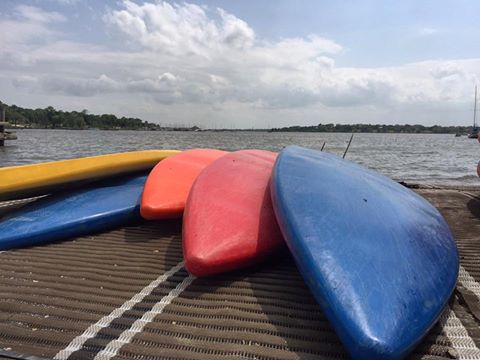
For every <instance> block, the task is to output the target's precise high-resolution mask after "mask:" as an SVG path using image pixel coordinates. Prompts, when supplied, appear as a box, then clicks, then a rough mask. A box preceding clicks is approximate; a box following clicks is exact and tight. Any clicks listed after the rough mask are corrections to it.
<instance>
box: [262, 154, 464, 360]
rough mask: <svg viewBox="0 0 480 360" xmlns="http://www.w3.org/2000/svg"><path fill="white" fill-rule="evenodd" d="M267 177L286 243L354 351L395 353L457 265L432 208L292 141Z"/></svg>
mask: <svg viewBox="0 0 480 360" xmlns="http://www.w3.org/2000/svg"><path fill="white" fill-rule="evenodd" d="M271 181H272V186H271V191H272V200H273V204H274V209H275V213H276V216H277V220H278V222H279V225H280V228H281V230H282V233H283V235H284V237H285V240H286V241H287V244H288V247H289V248H290V250H291V252H292V254H293V257H294V258H295V261H296V263H297V266H298V267H299V269H300V271H301V273H302V275H303V278H304V279H305V281H306V283H307V284H308V286H309V287H310V289H311V291H312V293H313V295H314V296H315V298H316V299H317V301H318V302H319V304H320V306H321V307H322V308H323V311H324V312H325V314H326V316H327V317H328V319H329V320H330V322H331V324H332V326H333V327H334V328H335V330H336V332H337V334H338V335H339V337H340V339H341V340H342V342H343V344H344V345H345V347H346V348H347V350H348V351H349V352H350V354H351V355H352V356H353V358H355V359H369V360H372V359H401V358H404V357H405V356H406V355H407V354H408V353H409V352H410V351H411V350H412V349H413V347H414V346H415V345H416V344H417V343H418V342H419V341H420V340H421V338H422V337H423V336H424V335H425V334H426V333H427V332H428V330H429V329H430V328H431V327H432V326H433V325H434V323H435V321H436V320H437V319H438V317H439V316H440V314H441V312H442V310H443V308H444V307H445V305H446V304H447V301H448V299H449V297H450V295H451V294H452V291H453V289H454V287H455V282H456V279H457V275H458V269H459V262H458V252H457V247H456V244H455V241H454V239H453V237H452V234H451V232H450V229H449V228H448V225H447V224H446V222H445V220H444V219H443V217H442V216H441V215H440V213H439V212H438V211H437V210H436V209H435V208H434V207H433V206H432V205H430V203H428V202H427V201H426V200H424V199H423V198H422V197H420V196H419V195H417V194H416V193H414V192H413V191H411V190H409V189H407V188H405V187H403V186H401V185H399V184H397V183H396V182H394V181H392V180H391V179H389V178H387V177H385V176H382V175H380V174H378V173H377V172H374V171H371V170H368V169H366V168H364V167H361V166H359V165H356V164H353V163H351V162H349V161H346V160H343V159H341V158H339V157H337V156H335V155H332V154H328V153H325V152H319V151H314V150H309V149H305V148H301V147H297V146H289V147H287V148H285V149H284V150H283V151H282V152H281V153H280V155H279V156H278V158H277V161H276V163H275V167H274V170H273V173H272V179H271Z"/></svg>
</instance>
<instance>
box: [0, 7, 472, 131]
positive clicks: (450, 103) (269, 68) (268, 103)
mask: <svg viewBox="0 0 480 360" xmlns="http://www.w3.org/2000/svg"><path fill="white" fill-rule="evenodd" d="M479 18H480V1H478V0H468V1H467V0H456V1H446V0H439V1H431V0H426V1H416V0H405V1H390V0H375V1H374V0H365V1H361V2H360V1H353V0H342V1H338V0H323V1H319V0H304V1H294V0H276V1H270V0H242V1H219V0H204V1H197V0H191V1H186V2H171V1H156V0H145V1H133V0H125V1H113V0H111V1H96V0H30V1H18V0H0V101H2V102H5V103H7V104H16V105H18V106H22V107H27V108H39V107H40V108H44V107H47V106H50V105H51V106H54V107H55V108H57V109H62V110H68V111H71V110H78V111H80V110H83V109H87V110H88V111H89V112H90V113H93V114H102V113H113V114H115V115H117V116H129V117H139V118H141V119H143V120H147V121H151V122H156V123H160V124H164V125H177V126H181V125H184V126H193V125H197V126H200V127H203V128H213V127H215V128H265V127H268V128H270V127H280V126H290V125H315V124H319V123H323V124H325V123H372V124H374V123H376V124H378V123H381V124H405V123H409V124H423V125H434V124H438V125H469V124H471V122H472V119H473V93H474V86H475V84H477V83H478V84H479V85H480V21H479Z"/></svg>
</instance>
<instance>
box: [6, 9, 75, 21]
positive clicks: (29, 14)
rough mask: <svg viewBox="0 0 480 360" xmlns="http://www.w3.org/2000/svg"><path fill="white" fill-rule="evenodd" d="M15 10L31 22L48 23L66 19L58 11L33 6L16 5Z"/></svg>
mask: <svg viewBox="0 0 480 360" xmlns="http://www.w3.org/2000/svg"><path fill="white" fill-rule="evenodd" d="M15 10H16V12H17V14H18V15H19V16H20V17H21V18H24V19H27V20H30V21H32V22H38V23H50V22H62V21H65V20H66V18H65V16H63V15H62V14H60V13H58V12H55V11H53V12H48V11H44V10H42V9H40V8H38V7H35V6H29V5H18V6H17V7H16V8H15Z"/></svg>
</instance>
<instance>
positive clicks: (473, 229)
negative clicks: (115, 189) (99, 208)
mask: <svg viewBox="0 0 480 360" xmlns="http://www.w3.org/2000/svg"><path fill="white" fill-rule="evenodd" d="M415 191H417V192H419V193H420V194H421V195H423V196H425V197H426V198H427V199H428V200H429V201H431V202H432V203H433V204H434V205H435V206H436V207H437V208H438V209H439V210H440V211H441V212H442V213H443V215H444V216H445V218H446V219H447V221H448V223H449V224H450V226H451V228H452V230H453V232H454V235H455V237H456V240H457V242H458V246H459V250H460V254H461V263H462V268H461V273H460V278H459V283H458V286H457V290H456V292H455V294H454V296H453V297H452V299H451V302H450V305H449V307H448V308H447V309H446V310H445V312H444V315H443V316H442V318H441V319H440V321H439V323H438V324H437V325H435V327H434V328H433V329H432V330H431V331H430V333H429V334H428V335H427V336H426V338H425V339H424V341H423V342H422V343H421V344H420V345H419V346H418V348H417V349H416V350H415V351H414V353H413V354H412V356H411V358H412V359H432V360H433V359H452V358H459V359H480V350H479V346H480V328H479V322H478V319H477V318H480V301H479V299H480V285H479V283H478V282H477V281H480V198H478V197H477V196H479V195H480V189H473V188H472V189H438V188H419V189H416V190H415ZM12 206H14V207H18V206H19V205H18V204H12V203H9V204H4V206H3V207H2V206H1V205H0V216H2V214H5V213H8V212H9V211H10V210H11V209H12ZM180 232H181V223H180V222H179V221H169V222H143V223H140V224H135V225H130V226H126V227H124V228H121V229H116V230H113V231H110V232H106V233H102V234H96V235H93V236H86V237H81V238H77V239H74V240H70V241H64V242H58V243H54V244H50V245H45V246H37V247H32V248H27V249H19V250H14V251H6V252H2V253H0V350H1V349H3V352H0V354H3V355H4V356H11V357H10V358H15V356H16V358H27V355H21V354H29V355H34V356H37V357H44V358H56V359H67V358H68V359H94V358H95V359H111V358H112V359H113V358H114V359H139V360H140V359H145V360H147V359H152V360H153V359H224V358H227V357H228V358H245V359H346V358H348V356H347V354H346V352H345V350H344V349H343V347H342V345H341V343H340V341H339V340H338V338H337V336H336V335H335V333H334V332H333V330H332V328H331V327H330V325H329V323H328V322H327V320H326V318H325V317H324V315H323V314H322V312H321V310H320V309H319V307H318V305H317V304H316V302H315V300H314V299H313V297H312V296H311V295H310V292H309V290H308V289H307V287H306V286H305V284H304V282H303V280H302V278H301V276H300V274H299V273H298V271H297V270H296V267H295V264H294V263H293V260H292V258H291V257H290V255H289V254H288V252H286V251H285V252H282V253H280V254H277V255H275V256H274V257H272V259H270V261H268V262H267V263H264V264H262V265H258V266H257V267H254V268H250V269H247V270H243V271H238V272H234V273H230V274H225V275H222V276H216V277H212V278H207V279H195V278H194V277H192V276H189V275H188V274H187V273H186V271H185V270H184V269H183V267H182V265H183V263H182V247H181V237H180ZM0 358H1V356H0ZM6 358H8V357H6Z"/></svg>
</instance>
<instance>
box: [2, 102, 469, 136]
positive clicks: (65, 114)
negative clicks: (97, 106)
mask: <svg viewBox="0 0 480 360" xmlns="http://www.w3.org/2000/svg"><path fill="white" fill-rule="evenodd" d="M1 104H2V103H1V102H0V105H1ZM4 105H5V104H4ZM6 119H7V121H8V122H10V123H11V124H13V125H15V126H20V127H26V128H34V129H101V130H179V131H197V130H200V129H199V128H198V127H197V126H193V127H163V126H161V125H159V124H154V123H150V122H147V121H142V120H141V119H137V118H126V117H121V118H117V117H116V116H115V115H111V114H103V115H93V114H89V113H88V111H87V110H82V111H80V112H79V111H62V110H56V109H54V108H53V107H51V106H49V107H47V108H45V109H35V110H33V109H25V108H21V107H19V106H16V105H11V106H8V105H7V106H6ZM470 130H471V128H470V127H469V126H439V125H434V126H423V125H408V124H405V125H377V124H351V125H348V124H347V125H343V124H318V125H312V126H299V125H295V126H289V127H282V128H273V129H243V130H238V131H272V132H289V131H291V132H345V133H416V134H425V133H430V134H466V133H468V132H469V131H470ZM214 131H232V130H231V129H216V130H214ZM233 131H235V130H233Z"/></svg>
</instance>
